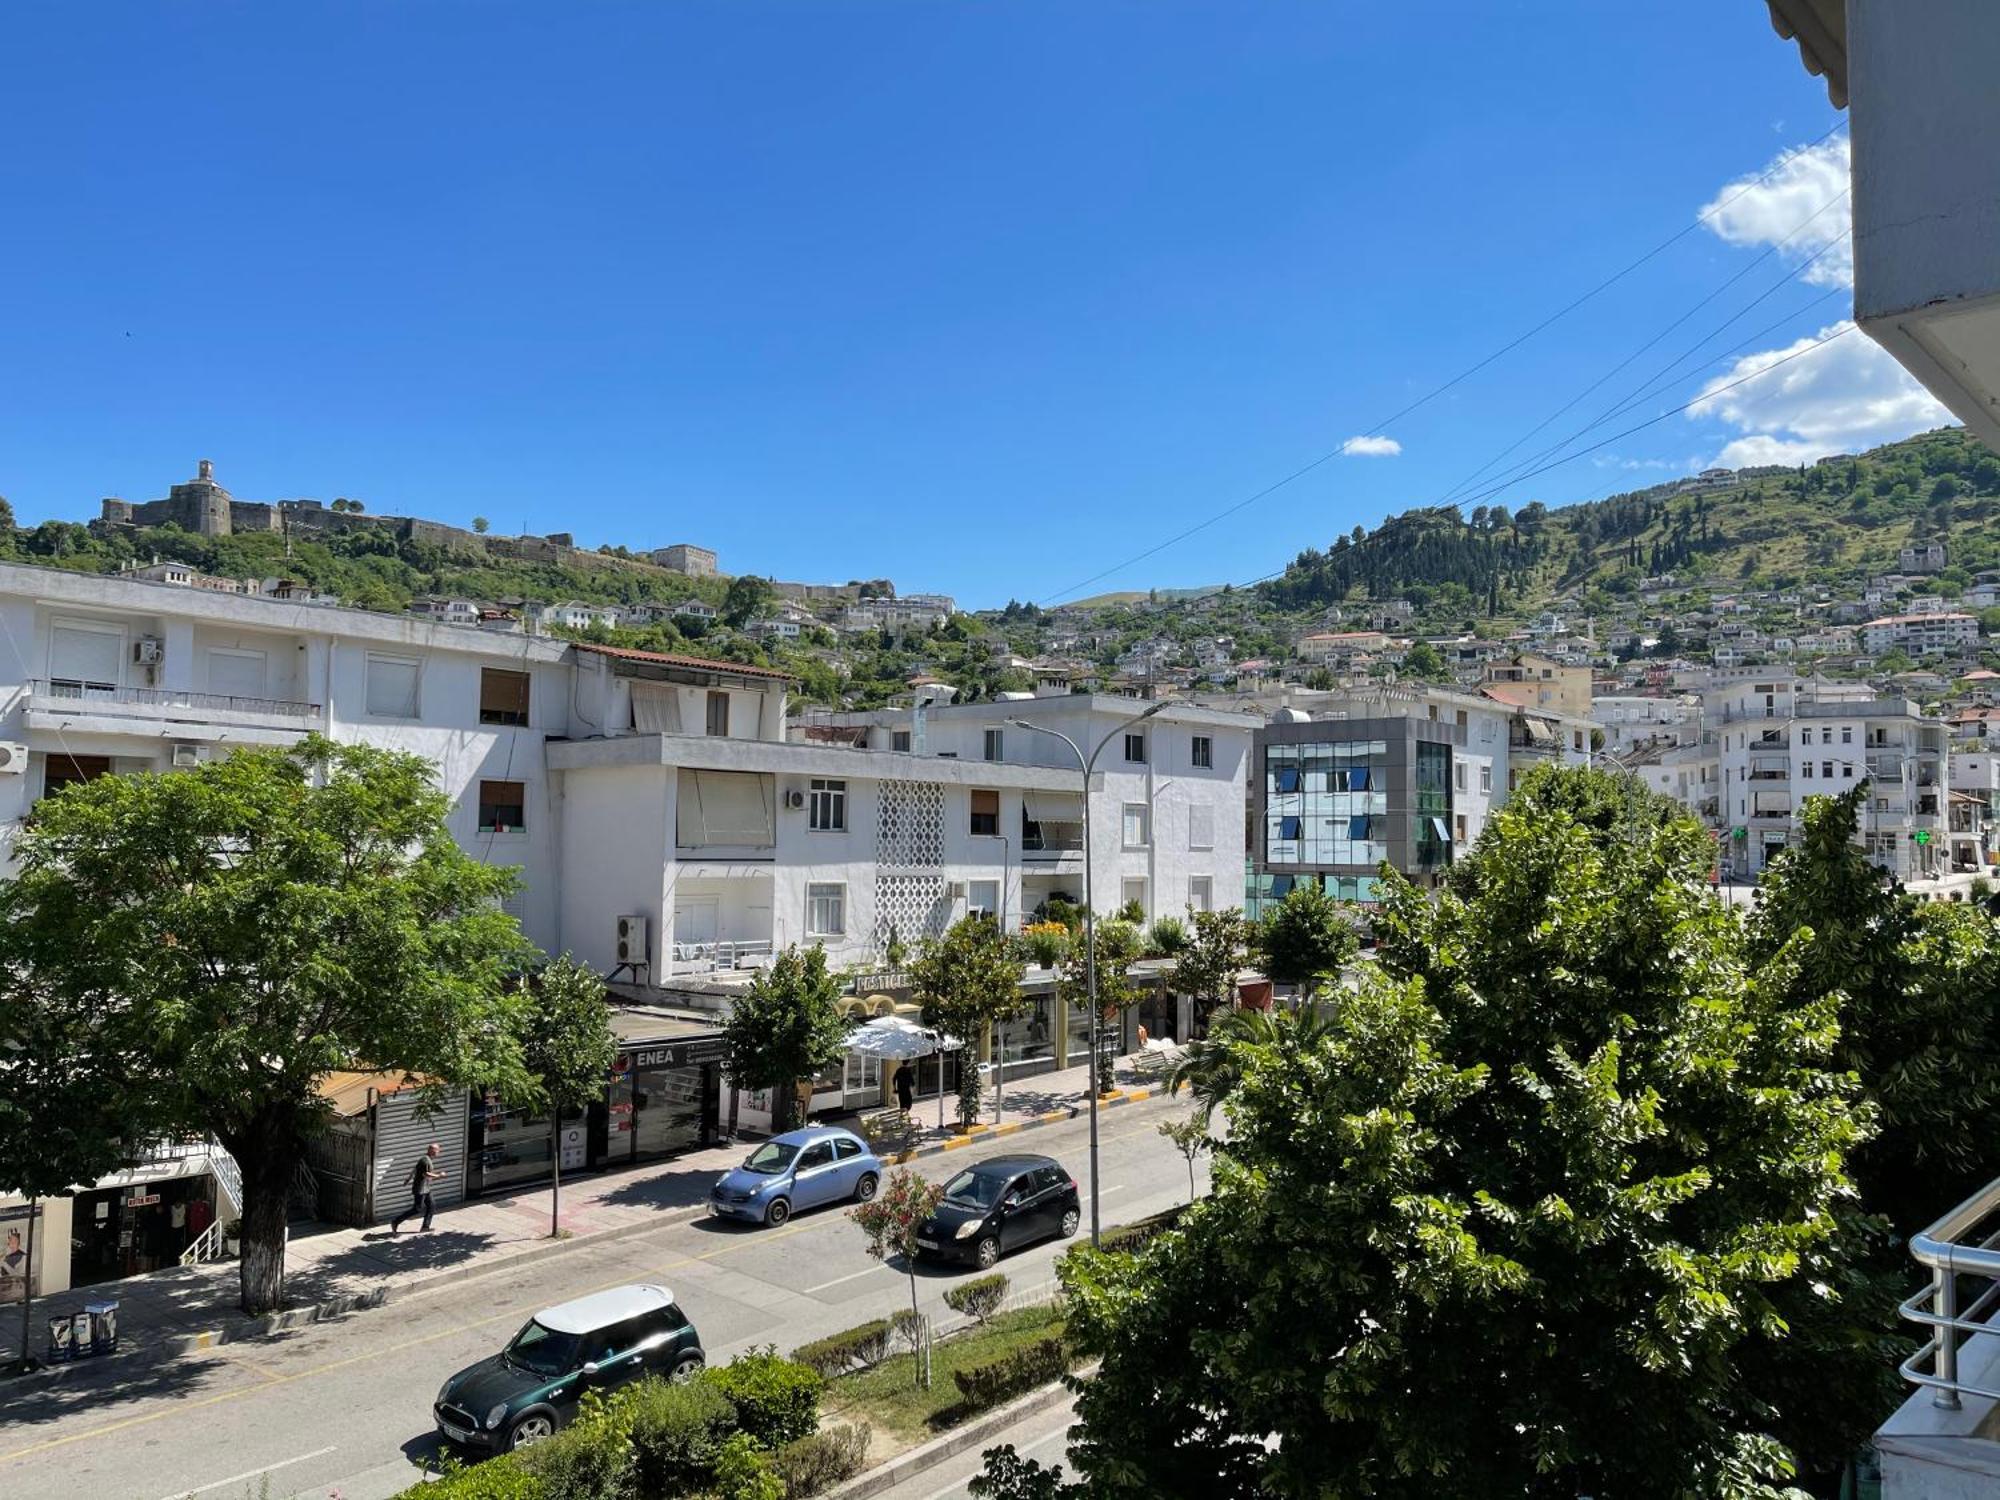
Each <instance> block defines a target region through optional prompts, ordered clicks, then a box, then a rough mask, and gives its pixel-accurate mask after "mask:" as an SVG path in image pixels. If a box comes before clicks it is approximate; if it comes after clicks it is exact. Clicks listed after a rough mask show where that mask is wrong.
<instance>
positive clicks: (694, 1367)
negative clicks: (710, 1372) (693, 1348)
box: [672, 1354, 703, 1381]
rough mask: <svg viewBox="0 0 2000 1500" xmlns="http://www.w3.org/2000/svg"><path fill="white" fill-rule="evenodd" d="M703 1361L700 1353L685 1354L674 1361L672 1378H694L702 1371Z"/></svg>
mask: <svg viewBox="0 0 2000 1500" xmlns="http://www.w3.org/2000/svg"><path fill="white" fill-rule="evenodd" d="M702 1363H703V1361H702V1357H701V1356H700V1355H699V1354H683V1355H682V1356H681V1357H680V1358H679V1359H677V1360H675V1361H674V1368H673V1372H672V1378H673V1379H674V1380H676V1381H680V1380H692V1379H694V1378H695V1376H697V1375H699V1374H700V1373H701V1367H702Z"/></svg>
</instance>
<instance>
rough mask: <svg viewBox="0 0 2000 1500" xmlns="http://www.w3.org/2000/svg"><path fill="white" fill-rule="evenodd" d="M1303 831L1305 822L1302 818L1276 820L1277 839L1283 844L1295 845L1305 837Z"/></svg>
mask: <svg viewBox="0 0 2000 1500" xmlns="http://www.w3.org/2000/svg"><path fill="white" fill-rule="evenodd" d="M1305 831H1306V821H1305V819H1304V818H1292V817H1286V818H1280V819H1278V837H1279V838H1280V839H1282V840H1283V841H1284V842H1285V843H1288V844H1291V843H1296V842H1297V841H1298V840H1299V839H1301V838H1304V837H1305Z"/></svg>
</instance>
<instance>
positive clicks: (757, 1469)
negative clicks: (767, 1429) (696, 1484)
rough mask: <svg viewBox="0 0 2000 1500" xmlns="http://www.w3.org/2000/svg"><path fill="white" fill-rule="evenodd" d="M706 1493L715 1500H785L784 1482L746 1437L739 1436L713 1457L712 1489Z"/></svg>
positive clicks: (725, 1444)
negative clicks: (713, 1484) (714, 1461)
mask: <svg viewBox="0 0 2000 1500" xmlns="http://www.w3.org/2000/svg"><path fill="white" fill-rule="evenodd" d="M710 1493H711V1494H713V1495H714V1496H715V1497H716V1500H785V1482H784V1481H783V1480H782V1479H780V1478H779V1477H778V1475H777V1471H776V1470H775V1469H773V1468H772V1467H771V1460H770V1459H769V1458H767V1457H765V1455H764V1454H763V1453H761V1452H760V1451H758V1448H757V1444H756V1442H755V1441H754V1440H753V1439H752V1438H751V1436H750V1434H749V1433H747V1432H739V1433H737V1434H735V1435H734V1436H733V1437H731V1438H730V1439H729V1441H728V1442H726V1443H724V1444H723V1445H722V1452H721V1453H720V1454H719V1455H717V1457H716V1463H715V1488H714V1489H713V1490H711V1491H710Z"/></svg>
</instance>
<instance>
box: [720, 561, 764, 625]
mask: <svg viewBox="0 0 2000 1500" xmlns="http://www.w3.org/2000/svg"><path fill="white" fill-rule="evenodd" d="M777 602H778V591H777V590H776V589H774V588H772V587H771V580H770V579H768V578H758V577H756V576H755V575H754V574H750V573H742V574H739V575H737V576H736V577H735V578H732V579H730V580H729V589H728V592H726V593H725V594H724V595H723V596H722V618H723V622H724V623H725V624H729V625H734V626H736V627H738V628H739V629H740V628H742V627H743V626H745V625H748V624H749V623H750V622H751V621H752V620H761V619H763V618H764V617H765V616H766V615H768V614H769V613H770V612H771V610H772V608H773V606H775V605H776V604H777Z"/></svg>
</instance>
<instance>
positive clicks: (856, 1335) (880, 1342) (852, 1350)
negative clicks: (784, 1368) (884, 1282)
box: [792, 1318, 889, 1380]
mask: <svg viewBox="0 0 2000 1500" xmlns="http://www.w3.org/2000/svg"><path fill="white" fill-rule="evenodd" d="M888 1353H889V1320H888V1319H887V1318H877V1319H876V1320H875V1321H874V1322H872V1323H863V1324H862V1325H861V1326H860V1327H859V1328H850V1329H848V1330H847V1331H846V1332H845V1333H835V1334H829V1335H828V1336H827V1337H825V1338H823V1339H814V1340H813V1341H812V1342H811V1343H810V1344H801V1345H799V1347H798V1348H796V1349H794V1350H793V1351H792V1358H793V1359H795V1360H797V1361H798V1362H799V1363H800V1364H802V1365H804V1366H805V1367H806V1368H807V1369H809V1370H817V1371H818V1372H819V1374H820V1376H821V1378H823V1379H826V1380H831V1379H833V1377H834V1376H836V1375H844V1374H846V1373H847V1372H848V1371H849V1370H851V1369H852V1368H854V1367H855V1366H856V1365H859V1366H861V1367H862V1368H863V1369H867V1368H869V1367H871V1366H873V1365H879V1364H880V1363H882V1361H883V1359H885V1358H886V1357H887V1356H888Z"/></svg>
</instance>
